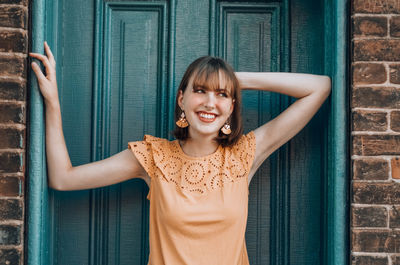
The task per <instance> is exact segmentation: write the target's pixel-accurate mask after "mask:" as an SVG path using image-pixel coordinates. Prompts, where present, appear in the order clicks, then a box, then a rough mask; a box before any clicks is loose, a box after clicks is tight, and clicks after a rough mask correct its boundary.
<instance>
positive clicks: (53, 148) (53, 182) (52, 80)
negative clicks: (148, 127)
mask: <svg viewBox="0 0 400 265" xmlns="http://www.w3.org/2000/svg"><path fill="white" fill-rule="evenodd" d="M44 46H45V51H46V55H47V56H45V55H42V54H38V53H30V56H31V57H33V58H36V59H39V60H40V61H41V62H42V63H43V65H44V66H45V69H46V76H45V75H44V74H43V73H42V71H41V69H40V67H39V65H37V64H36V63H34V62H33V63H32V69H33V71H34V72H35V75H36V77H37V79H38V83H39V87H40V92H41V93H42V95H43V98H44V102H45V106H46V157H47V169H48V171H47V172H48V178H49V186H50V187H51V188H53V189H57V190H80V189H90V188H97V187H102V186H107V185H111V184H115V183H118V182H121V181H124V180H128V179H131V178H135V177H136V178H142V179H144V180H145V181H146V182H147V183H148V184H149V179H148V176H147V173H146V172H145V171H144V169H143V167H142V166H141V165H140V163H139V162H138V161H137V159H136V157H135V156H134V155H133V153H132V152H131V151H130V150H128V149H126V150H124V151H122V152H120V153H118V154H115V155H113V156H111V157H109V158H107V159H104V160H101V161H96V162H93V163H89V164H85V165H81V166H76V167H73V166H72V164H71V160H70V157H69V154H68V150H67V147H66V144H65V139H64V133H63V129H62V120H61V109H60V102H59V99H58V91H57V81H56V69H55V68H56V62H55V60H54V56H53V54H52V53H51V50H50V48H49V46H48V45H47V43H45V45H44Z"/></svg>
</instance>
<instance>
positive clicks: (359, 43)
mask: <svg viewBox="0 0 400 265" xmlns="http://www.w3.org/2000/svg"><path fill="white" fill-rule="evenodd" d="M353 60H354V61H392V62H394V61H400V40H388V39H367V40H365V39H364V40H354V50H353Z"/></svg>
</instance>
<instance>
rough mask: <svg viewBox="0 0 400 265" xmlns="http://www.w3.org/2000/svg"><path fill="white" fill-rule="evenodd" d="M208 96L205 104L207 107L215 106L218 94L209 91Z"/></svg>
mask: <svg viewBox="0 0 400 265" xmlns="http://www.w3.org/2000/svg"><path fill="white" fill-rule="evenodd" d="M206 95H207V97H206V101H205V104H204V105H205V106H206V107H207V108H214V107H215V103H216V100H217V98H216V96H215V93H214V92H207V94H206Z"/></svg>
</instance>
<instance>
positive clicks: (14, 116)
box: [0, 103, 26, 123]
mask: <svg viewBox="0 0 400 265" xmlns="http://www.w3.org/2000/svg"><path fill="white" fill-rule="evenodd" d="M25 117H26V115H25V108H24V106H22V105H19V104H13V103H3V104H2V103H0V123H25Z"/></svg>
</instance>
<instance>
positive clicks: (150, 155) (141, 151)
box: [128, 135, 166, 178]
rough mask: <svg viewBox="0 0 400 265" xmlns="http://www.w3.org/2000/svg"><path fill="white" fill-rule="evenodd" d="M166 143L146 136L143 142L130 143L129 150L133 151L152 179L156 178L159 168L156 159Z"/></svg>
mask: <svg viewBox="0 0 400 265" xmlns="http://www.w3.org/2000/svg"><path fill="white" fill-rule="evenodd" d="M164 141H166V140H164V139H161V138H157V137H154V136H151V135H145V136H144V138H143V141H136V142H129V143H128V148H129V149H131V150H132V153H133V154H134V155H135V157H136V159H137V160H138V161H139V163H140V165H141V166H142V167H143V168H144V170H145V171H146V172H147V174H148V175H149V176H150V178H154V177H155V176H156V174H157V171H158V168H157V166H156V163H155V159H154V158H155V157H157V156H158V150H159V149H160V145H162V144H163V142H164Z"/></svg>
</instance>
